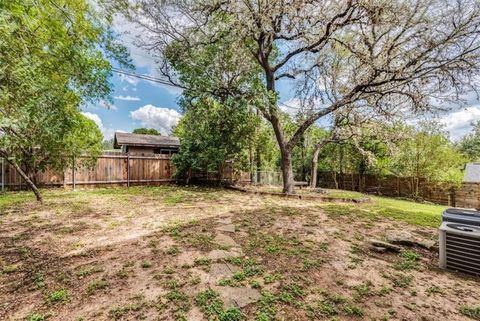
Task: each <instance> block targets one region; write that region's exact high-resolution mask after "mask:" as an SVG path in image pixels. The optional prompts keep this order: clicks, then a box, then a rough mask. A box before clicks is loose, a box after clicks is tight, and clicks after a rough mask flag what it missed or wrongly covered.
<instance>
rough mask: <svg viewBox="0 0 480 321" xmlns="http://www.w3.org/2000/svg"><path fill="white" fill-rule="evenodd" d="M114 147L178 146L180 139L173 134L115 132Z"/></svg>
mask: <svg viewBox="0 0 480 321" xmlns="http://www.w3.org/2000/svg"><path fill="white" fill-rule="evenodd" d="M114 145H115V148H119V147H121V146H122V145H127V146H149V147H151V146H154V147H179V146H180V139H178V137H173V136H158V135H141V134H132V133H120V132H116V133H115V139H114Z"/></svg>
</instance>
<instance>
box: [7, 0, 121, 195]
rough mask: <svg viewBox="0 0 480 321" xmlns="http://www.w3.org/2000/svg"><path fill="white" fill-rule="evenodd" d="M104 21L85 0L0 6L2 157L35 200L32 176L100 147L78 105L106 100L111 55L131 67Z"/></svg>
mask: <svg viewBox="0 0 480 321" xmlns="http://www.w3.org/2000/svg"><path fill="white" fill-rule="evenodd" d="M110 21H111V20H110V17H109V16H104V15H102V16H101V15H100V14H99V13H98V12H97V11H96V10H95V9H94V7H93V6H91V5H90V4H89V2H87V1H84V0H56V1H51V0H5V1H2V2H0V39H2V40H1V41H0V61H1V66H0V156H2V157H4V158H5V159H6V160H7V161H8V162H9V163H10V164H12V166H14V167H15V169H16V170H17V171H18V172H19V173H20V175H21V176H22V177H23V178H24V180H25V181H26V183H27V184H28V186H29V187H30V188H31V189H32V190H33V191H34V193H35V195H36V198H37V200H38V201H41V195H40V193H39V191H38V189H37V188H36V186H35V182H34V180H35V174H36V173H37V172H38V171H41V170H44V169H45V168H47V167H51V168H55V169H61V168H64V167H65V166H66V165H67V163H68V162H69V160H70V159H71V157H73V156H75V155H79V154H81V153H87V154H89V155H90V156H91V157H95V155H97V154H98V151H99V150H100V146H101V145H100V144H101V139H102V135H101V133H100V132H99V130H98V128H97V126H95V124H94V123H93V122H91V121H89V120H87V119H86V118H85V117H84V116H82V115H81V114H80V106H81V104H82V103H84V102H91V101H94V100H98V99H106V98H108V96H109V93H110V86H109V82H108V77H109V76H110V75H111V65H110V63H109V61H108V59H109V58H113V59H117V60H118V61H119V62H120V63H121V64H122V65H124V66H126V67H128V66H130V64H129V60H128V54H127V52H126V49H125V48H124V47H123V46H121V45H119V44H118V43H117V42H116V41H115V40H114V35H113V33H112V32H111V31H110V29H109V23H110Z"/></svg>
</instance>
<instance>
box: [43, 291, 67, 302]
mask: <svg viewBox="0 0 480 321" xmlns="http://www.w3.org/2000/svg"><path fill="white" fill-rule="evenodd" d="M69 299H70V295H69V293H68V291H67V290H65V289H60V290H57V291H54V292H52V293H50V294H49V295H48V301H49V302H52V303H65V302H67V301H68V300H69Z"/></svg>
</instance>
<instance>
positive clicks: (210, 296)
mask: <svg viewBox="0 0 480 321" xmlns="http://www.w3.org/2000/svg"><path fill="white" fill-rule="evenodd" d="M195 303H196V304H197V306H198V307H199V308H200V310H201V311H202V312H203V314H204V315H205V316H206V317H207V319H208V320H218V321H240V320H244V319H245V317H244V315H243V314H242V311H240V309H239V308H237V307H232V308H228V309H225V308H224V306H223V302H222V300H221V299H220V296H219V295H218V293H217V292H215V291H214V290H212V289H208V290H206V291H203V292H200V293H199V294H198V295H197V297H196V298H195Z"/></svg>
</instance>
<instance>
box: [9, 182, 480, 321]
mask: <svg viewBox="0 0 480 321" xmlns="http://www.w3.org/2000/svg"><path fill="white" fill-rule="evenodd" d="M45 194H46V195H45V196H46V197H45V198H46V201H45V204H44V205H43V206H41V205H37V204H35V203H34V202H33V200H32V199H31V198H30V196H28V197H25V196H26V195H28V194H24V193H15V194H9V195H6V196H5V195H4V196H0V221H1V224H2V230H1V231H0V271H1V273H0V302H1V304H0V319H1V320H30V321H34V320H37V321H38V320H62V321H63V320H202V317H203V318H204V319H205V320H207V317H209V318H210V319H211V320H223V321H227V320H230V321H234V320H262V321H263V320H362V319H365V320H389V319H391V320H465V319H467V318H469V317H472V316H473V317H475V316H476V315H477V313H476V312H477V311H478V310H476V309H477V307H476V305H477V302H478V297H480V288H479V287H478V279H474V278H471V277H468V276H465V275H461V274H455V273H451V272H445V271H441V270H439V269H437V268H436V264H437V254H436V252H429V251H427V250H424V249H420V248H413V249H406V250H405V251H404V252H403V253H401V254H377V253H373V252H370V251H369V250H368V240H369V239H370V238H372V237H375V238H382V237H383V236H384V234H385V232H386V231H387V230H389V229H403V230H407V231H410V232H412V233H414V234H415V235H417V236H419V237H422V238H428V239H435V238H436V229H435V228H433V227H431V226H433V225H434V222H436V220H438V217H439V215H440V211H441V209H442V208H441V207H431V208H427V207H425V206H426V205H420V204H415V203H409V204H405V203H398V206H396V203H395V202H396V201H392V200H388V199H385V200H382V199H374V202H373V203H372V204H368V205H367V204H365V205H364V204H362V205H361V206H362V207H361V211H359V210H358V209H359V208H358V207H357V206H356V205H355V206H354V205H344V204H326V203H318V202H315V201H305V200H303V201H301V200H293V199H284V198H278V197H269V196H258V195H247V194H244V193H237V192H233V191H226V190H220V189H207V188H180V187H175V186H163V187H152V188H142V187H138V188H131V189H124V188H119V189H96V190H88V191H78V192H67V191H62V190H56V191H46V192H45ZM386 209H389V211H388V210H386ZM437 210H438V214H435V212H436V211H437ZM402 213H404V214H403V215H402ZM225 216H230V217H231V218H232V221H233V223H234V224H235V226H236V227H237V232H236V233H234V234H231V236H232V237H233V239H234V240H235V241H236V242H237V243H238V244H239V245H240V246H241V247H242V249H243V252H244V254H245V256H244V257H241V258H230V259H226V260H225V261H227V262H228V263H229V264H230V265H232V266H234V267H235V269H236V273H235V274H234V275H233V276H232V277H231V278H228V279H224V280H221V282H219V284H216V285H215V286H216V287H217V288H218V287H220V286H234V287H252V288H255V289H259V291H261V293H262V296H261V299H260V300H259V301H258V302H257V303H253V304H250V305H248V306H246V307H245V308H242V309H238V308H231V309H228V307H227V306H224V305H223V302H221V300H220V299H219V297H218V295H217V294H216V292H215V291H213V290H210V289H209V287H210V286H211V285H210V284H208V282H207V280H208V275H209V274H208V273H209V269H210V266H211V264H212V262H211V260H208V259H206V258H205V257H206V255H207V254H208V252H209V251H211V250H214V249H223V250H225V248H222V247H221V246H219V245H217V244H215V242H213V238H214V236H215V233H216V232H215V230H214V226H215V224H216V220H217V219H218V217H225ZM417 216H418V217H424V216H428V217H430V216H431V217H430V218H429V219H428V220H427V222H428V224H423V222H424V221H425V220H423V219H419V218H418V217H417ZM405 217H406V218H407V219H405ZM414 218H415V219H414Z"/></svg>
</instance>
